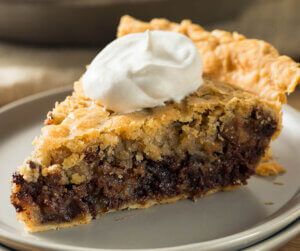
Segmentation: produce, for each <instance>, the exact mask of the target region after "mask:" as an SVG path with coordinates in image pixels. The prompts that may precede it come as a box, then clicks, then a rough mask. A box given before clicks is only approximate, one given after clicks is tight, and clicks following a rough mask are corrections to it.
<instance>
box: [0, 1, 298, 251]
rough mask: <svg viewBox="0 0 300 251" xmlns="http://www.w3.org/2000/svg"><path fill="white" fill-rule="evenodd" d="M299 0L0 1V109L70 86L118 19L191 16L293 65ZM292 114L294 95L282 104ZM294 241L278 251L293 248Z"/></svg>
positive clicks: (108, 38)
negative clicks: (268, 46)
mask: <svg viewBox="0 0 300 251" xmlns="http://www.w3.org/2000/svg"><path fill="white" fill-rule="evenodd" d="M299 13H300V0H209V1H208V0H0V106H2V105H4V104H7V103H9V102H12V101H14V100H16V99H19V98H21V97H25V96H28V95H31V94H34V93H38V92H41V91H45V90H49V89H52V88H56V87H63V86H67V85H69V86H71V85H72V83H73V82H74V81H75V80H77V79H78V78H79V77H80V76H81V75H82V74H83V72H84V71H85V65H87V64H88V63H89V62H90V61H91V60H92V59H93V58H94V57H95V55H96V54H97V53H98V52H99V51H100V50H101V48H103V47H104V46H105V45H106V44H107V43H108V42H109V41H111V40H113V39H114V38H115V34H116V28H117V25H118V22H119V19H120V17H121V16H122V15H124V14H130V15H132V16H134V17H136V18H139V19H141V20H145V21H149V20H150V19H152V18H154V17H165V18H168V19H170V20H172V21H177V22H178V21H181V20H182V19H191V20H192V21H193V22H195V23H198V24H201V25H202V26H203V27H205V28H206V29H209V30H211V29H216V28H218V29H224V30H228V31H238V32H239V33H242V34H244V35H246V36H247V37H250V38H260V39H264V40H266V41H268V42H270V43H272V44H273V45H274V46H275V47H276V48H277V49H278V50H279V52H280V53H281V54H286V55H288V56H290V57H292V58H294V59H295V60H297V61H298V62H299V61H300V14H299ZM288 102H289V104H291V105H292V106H294V107H296V108H297V109H299V110H300V90H299V88H298V90H297V91H296V92H295V93H294V94H292V95H291V96H290V97H289V99H288ZM299 243H300V236H299V237H298V238H296V239H295V240H293V241H292V242H290V244H289V245H288V246H286V247H285V248H283V249H282V250H299V249H300V244H299Z"/></svg>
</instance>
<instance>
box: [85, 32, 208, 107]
mask: <svg viewBox="0 0 300 251" xmlns="http://www.w3.org/2000/svg"><path fill="white" fill-rule="evenodd" d="M202 83H203V79H202V60H201V56H200V53H199V51H198V50H197V48H196V46H195V44H194V43H193V42H192V41H191V40H190V39H189V38H188V37H186V36H184V35H182V34H179V33H175V32H169V31H146V32H144V33H135V34H129V35H126V36H124V37H121V38H118V39H116V40H114V41H113V42H111V43H110V44H109V45H107V46H106V47H105V48H104V49H103V50H102V51H101V52H100V53H99V54H98V55H97V56H96V57H95V58H94V60H93V61H92V63H91V64H90V66H89V67H88V69H87V71H86V72H85V74H84V75H83V77H82V86H83V89H84V92H85V94H86V95H87V96H88V97H89V98H91V99H96V100H99V101H100V102H101V104H102V105H103V106H104V107H105V108H106V109H109V110H112V111H114V112H117V113H129V112H133V111H137V110H141V109H143V108H147V107H155V106H160V105H164V104H165V102H166V101H171V100H173V101H175V102H180V101H181V100H182V99H183V98H184V97H185V96H187V95H189V94H190V93H192V92H194V91H196V90H197V89H198V88H199V86H200V85H201V84H202Z"/></svg>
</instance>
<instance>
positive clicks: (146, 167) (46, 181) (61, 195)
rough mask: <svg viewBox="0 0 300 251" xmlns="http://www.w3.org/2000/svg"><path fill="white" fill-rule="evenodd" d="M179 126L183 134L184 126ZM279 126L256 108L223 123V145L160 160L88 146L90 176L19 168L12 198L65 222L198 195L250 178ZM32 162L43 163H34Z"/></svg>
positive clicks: (48, 219)
mask: <svg viewBox="0 0 300 251" xmlns="http://www.w3.org/2000/svg"><path fill="white" fill-rule="evenodd" d="M178 123H179V122H178ZM177 127H178V134H179V135H180V133H181V131H180V130H181V129H180V128H181V127H180V126H177ZM277 127H278V124H277V121H276V120H274V119H272V117H270V115H269V114H268V113H267V112H266V111H263V110H261V109H260V110H258V109H257V108H254V109H253V111H252V112H251V113H250V115H249V117H248V118H247V119H243V120H241V119H239V117H238V116H236V117H235V118H234V119H232V120H230V121H227V122H226V123H225V124H224V125H223V127H222V128H223V129H222V130H221V129H220V128H218V130H217V135H216V139H215V141H216V142H218V145H219V148H218V150H215V149H214V150H212V149H207V150H203V149H201V150H202V151H200V153H199V154H191V153H188V152H186V153H185V154H184V155H182V156H181V157H179V156H164V157H163V158H162V159H161V160H159V161H153V160H151V159H147V158H144V159H143V160H137V159H136V158H135V157H134V158H133V159H132V165H131V166H130V168H128V167H124V166H122V165H119V164H118V163H117V162H116V161H112V160H111V159H109V160H108V159H106V158H101V159H100V158H99V157H98V152H99V147H98V150H94V151H91V152H86V153H85V154H86V157H85V158H84V160H83V161H84V162H86V163H85V164H86V165H88V166H89V167H90V169H91V170H90V171H91V173H92V175H91V178H90V179H88V180H86V181H84V182H82V183H80V184H72V183H70V184H67V185H61V183H60V179H61V177H60V174H59V173H57V174H50V175H47V176H43V175H40V176H39V178H38V180H37V182H28V181H26V180H24V178H23V176H22V175H20V174H18V173H15V174H14V175H13V183H15V184H16V186H17V187H18V191H17V192H16V193H14V194H13V195H12V197H11V200H12V203H13V205H14V206H15V208H16V210H17V212H25V211H26V210H27V208H31V207H35V208H37V210H35V211H37V212H38V213H37V215H38V219H36V220H37V221H38V222H40V223H62V222H70V221H72V220H73V219H75V218H77V217H85V216H86V215H88V214H91V215H92V216H93V217H94V218H95V217H96V216H97V215H98V214H102V213H105V212H108V211H111V210H118V209H122V208H126V207H127V206H130V205H136V204H138V205H146V204H147V203H148V202H150V201H153V200H154V201H156V202H160V201H164V200H166V199H171V198H174V197H177V196H184V197H189V198H197V197H200V196H202V195H205V194H206V193H207V192H208V191H210V190H213V189H219V188H225V187H228V186H231V185H239V184H246V183H247V181H246V180H247V179H248V178H249V177H250V176H251V175H252V174H254V171H255V170H254V169H255V167H256V165H257V163H258V162H259V160H260V158H261V157H262V156H263V155H264V152H265V150H266V148H267V147H268V145H269V143H270V140H271V137H272V135H273V134H274V133H275V131H276V130H277ZM199 147H200V146H199ZM201 147H203V146H201ZM93 149H95V147H94V148H93ZM96 149H97V148H96ZM31 166H32V168H39V169H41V167H40V166H39V165H37V164H35V163H31ZM35 217H36V216H35Z"/></svg>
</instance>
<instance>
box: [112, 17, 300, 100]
mask: <svg viewBox="0 0 300 251" xmlns="http://www.w3.org/2000/svg"><path fill="white" fill-rule="evenodd" d="M146 30H168V31H175V32H180V33H183V34H185V35H187V36H188V37H189V38H191V39H192V40H193V41H194V43H195V44H196V46H197V47H198V49H199V51H200V53H201V55H202V59H203V70H204V72H205V73H208V74H209V75H211V76H212V78H213V79H214V80H217V81H221V82H227V83H231V84H234V85H237V86H239V87H242V88H244V89H246V90H248V91H251V92H254V93H256V94H257V95H259V96H260V97H261V98H264V99H267V100H269V101H275V102H279V103H285V102H286V95H285V94H286V93H291V92H293V91H294V89H295V87H296V86H297V84H299V83H300V68H299V64H297V63H296V62H294V61H293V60H292V59H291V58H289V57H287V56H280V55H279V53H278V51H277V50H276V49H275V48H274V47H273V46H272V45H270V44H269V43H266V42H264V41H262V40H256V39H247V38H245V37H244V36H243V35H241V34H238V33H236V32H234V33H229V32H226V31H221V30H214V31H212V32H208V31H206V30H204V29H203V28H202V27H201V26H199V25H196V24H193V23H192V22H191V21H189V20H183V21H182V22H181V23H180V24H177V23H172V22H169V21H168V20H166V19H152V20H151V21H150V22H149V23H147V22H141V21H139V20H136V19H134V18H132V17H130V16H127V15H126V16H123V17H122V18H121V21H120V25H119V28H118V34H117V35H118V37H121V36H124V35H126V34H129V33H135V32H144V31H146ZM279 103H278V105H279Z"/></svg>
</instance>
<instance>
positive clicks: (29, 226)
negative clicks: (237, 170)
mask: <svg viewBox="0 0 300 251" xmlns="http://www.w3.org/2000/svg"><path fill="white" fill-rule="evenodd" d="M238 187H239V185H235V186H228V187H224V188H222V187H220V188H215V189H211V190H209V191H208V192H207V193H206V194H204V195H203V196H208V195H211V194H214V193H216V192H219V191H232V190H235V189H237V188H238ZM187 197H188V196H187V195H180V196H175V197H173V198H168V199H165V200H162V201H155V200H151V201H148V202H147V203H146V204H144V205H142V204H128V205H124V206H122V207H121V208H119V209H118V210H122V209H128V210H131V209H146V208H149V207H152V206H154V205H157V204H166V203H173V202H176V201H178V200H180V199H186V198H187ZM115 211H116V210H109V211H108V212H107V213H111V212H115ZM99 216H101V214H100V215H98V217H99ZM19 217H20V215H19ZM28 219H30V218H28V217H26V216H25V217H20V219H19V221H21V222H22V221H23V222H25V224H26V230H27V231H28V232H40V231H47V230H55V229H61V228H68V227H73V226H78V225H82V224H87V223H89V222H90V221H91V220H92V216H91V215H90V214H88V215H85V216H81V217H78V218H76V219H74V220H72V221H71V222H63V223H48V224H42V225H41V224H40V223H34V222H32V221H29V220H28Z"/></svg>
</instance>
